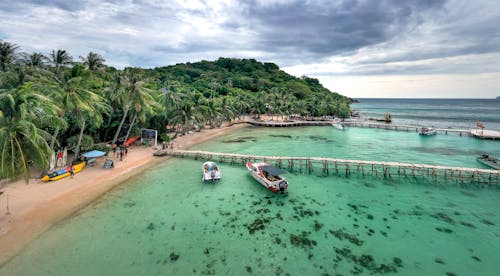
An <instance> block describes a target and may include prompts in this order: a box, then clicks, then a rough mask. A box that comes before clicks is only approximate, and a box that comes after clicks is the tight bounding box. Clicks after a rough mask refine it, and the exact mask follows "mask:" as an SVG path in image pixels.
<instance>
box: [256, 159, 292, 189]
mask: <svg viewBox="0 0 500 276" xmlns="http://www.w3.org/2000/svg"><path fill="white" fill-rule="evenodd" d="M247 169H248V171H249V172H250V174H251V175H252V177H253V178H254V179H255V180H257V181H258V182H259V183H260V184H262V185H263V186H264V187H266V188H267V189H268V190H270V191H271V192H274V193H276V192H278V191H280V192H284V191H285V190H286V189H288V182H287V181H286V179H285V178H284V177H282V176H280V174H283V173H284V172H285V171H283V170H282V169H280V168H277V167H275V166H272V165H269V164H268V163H252V162H248V163H247Z"/></svg>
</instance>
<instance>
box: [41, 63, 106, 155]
mask: <svg viewBox="0 0 500 276" xmlns="http://www.w3.org/2000/svg"><path fill="white" fill-rule="evenodd" d="M78 66H80V67H81V65H78ZM78 66H76V67H74V68H73V69H75V70H71V72H66V74H64V75H62V76H61V77H57V76H54V78H53V79H52V80H51V81H49V82H47V85H48V86H47V87H48V88H49V89H51V90H52V93H51V97H52V98H53V99H54V102H56V103H58V104H59V105H60V108H61V111H60V112H59V115H60V116H61V117H62V116H64V115H65V114H66V113H67V112H70V113H71V115H72V116H73V118H74V119H75V121H77V123H79V124H80V134H79V139H78V144H77V145H76V148H75V156H76V157H78V154H79V152H80V143H81V138H82V137H83V132H84V131H85V127H86V124H87V122H88V121H92V123H93V124H94V125H95V126H99V125H100V124H102V118H103V117H102V115H103V114H107V113H109V111H110V107H109V105H108V104H107V102H106V100H105V99H104V98H103V97H102V96H100V95H99V94H97V93H96V92H94V91H92V90H91V89H89V88H88V87H90V86H91V85H90V84H89V82H90V77H89V75H88V73H86V71H83V70H79V69H78ZM59 130H60V129H59V128H56V130H55V133H54V139H55V138H56V137H57V135H58V132H59ZM51 146H52V147H53V146H54V143H51Z"/></svg>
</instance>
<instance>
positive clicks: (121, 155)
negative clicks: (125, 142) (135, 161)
mask: <svg viewBox="0 0 500 276" xmlns="http://www.w3.org/2000/svg"><path fill="white" fill-rule="evenodd" d="M120 161H123V150H120Z"/></svg>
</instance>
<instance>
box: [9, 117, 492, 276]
mask: <svg viewBox="0 0 500 276" xmlns="http://www.w3.org/2000/svg"><path fill="white" fill-rule="evenodd" d="M498 145H499V141H488V140H481V139H474V138H472V137H459V136H454V135H436V136H434V137H421V136H419V135H418V134H417V133H415V132H396V131H384V130H381V129H368V128H349V129H348V130H347V131H338V130H336V129H335V128H333V127H300V128H299V127H298V128H276V129H271V128H255V127H249V128H245V129H240V130H237V131H235V132H233V133H231V134H229V135H227V136H224V137H220V138H217V139H215V140H212V141H209V142H206V143H203V144H200V145H198V146H196V147H195V148H196V149H203V150H212V151H225V152H240V153H253V154H267V155H287V156H291V155H296V156H325V157H339V158H351V159H367V160H387V161H405V162H415V163H431V164H440V165H449V166H458V165H460V166H468V167H480V168H483V167H481V164H479V163H477V162H476V160H475V156H476V155H477V154H480V153H482V152H489V153H491V154H492V155H497V156H500V147H499V146H498ZM130 154H133V149H132V150H131V152H130ZM201 163H202V161H201V160H191V159H180V158H179V159H166V160H165V162H163V163H162V164H160V165H158V166H155V167H152V168H149V169H148V170H147V171H146V172H145V173H144V174H143V175H140V176H137V177H135V178H133V179H130V180H129V181H128V183H125V184H124V185H121V186H120V187H118V188H117V189H114V190H113V191H111V192H110V193H108V194H107V195H106V196H104V197H103V198H101V199H100V200H99V201H97V202H95V203H93V204H91V205H90V206H88V207H87V208H85V209H83V210H81V211H80V212H78V213H77V214H75V215H74V216H73V217H71V218H69V219H67V220H65V221H63V222H61V223H59V224H57V225H55V226H54V227H52V228H51V229H50V230H49V231H47V232H46V233H44V234H43V235H41V236H40V237H39V238H38V239H37V240H35V241H34V242H32V243H31V244H30V245H29V246H28V247H26V248H25V249H24V250H23V251H22V252H21V253H20V254H19V255H17V256H16V257H15V258H13V259H12V260H11V261H10V262H9V263H7V264H5V265H4V266H3V267H0V275H54V276H57V275H120V276H121V275H353V274H359V275H380V274H396V273H397V274H398V275H498V249H499V248H500V215H499V213H498V210H499V208H500V201H499V200H498V199H499V198H500V189H499V188H498V187H496V186H476V185H461V184H459V183H455V182H437V183H436V182H433V181H431V180H428V179H427V180H425V179H413V178H412V177H408V178H404V177H402V178H394V179H388V180H384V179H380V178H377V177H374V176H366V177H363V176H362V175H355V174H354V175H353V176H352V177H349V178H346V177H345V176H344V175H342V174H341V175H335V174H334V175H329V176H325V175H323V174H322V173H321V170H320V169H316V170H315V171H314V172H313V173H312V174H306V173H300V172H298V171H297V170H295V171H288V172H287V174H285V176H286V177H287V179H288V180H289V183H290V186H289V190H288V193H287V194H285V195H282V194H273V193H270V192H269V191H268V190H266V189H264V188H263V187H262V186H261V185H260V184H258V183H257V182H256V181H255V180H254V179H253V178H252V177H251V176H250V175H249V173H248V172H247V170H246V168H245V167H244V166H243V165H241V164H233V165H231V164H227V163H224V164H222V163H220V164H219V167H220V169H221V172H222V181H221V182H218V183H216V184H215V185H214V184H204V183H202V181H201ZM78 177H84V174H78V175H76V176H75V181H77V179H78ZM46 185H57V182H54V183H51V184H46Z"/></svg>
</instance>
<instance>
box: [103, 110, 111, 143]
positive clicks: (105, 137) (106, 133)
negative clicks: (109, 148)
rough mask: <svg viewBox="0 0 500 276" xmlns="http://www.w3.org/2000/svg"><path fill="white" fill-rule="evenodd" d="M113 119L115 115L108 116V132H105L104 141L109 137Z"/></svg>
mask: <svg viewBox="0 0 500 276" xmlns="http://www.w3.org/2000/svg"><path fill="white" fill-rule="evenodd" d="M112 119H113V116H111V114H110V115H109V118H108V127H107V128H106V132H104V138H103V141H106V139H108V132H109V127H110V126H111V120H112Z"/></svg>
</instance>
